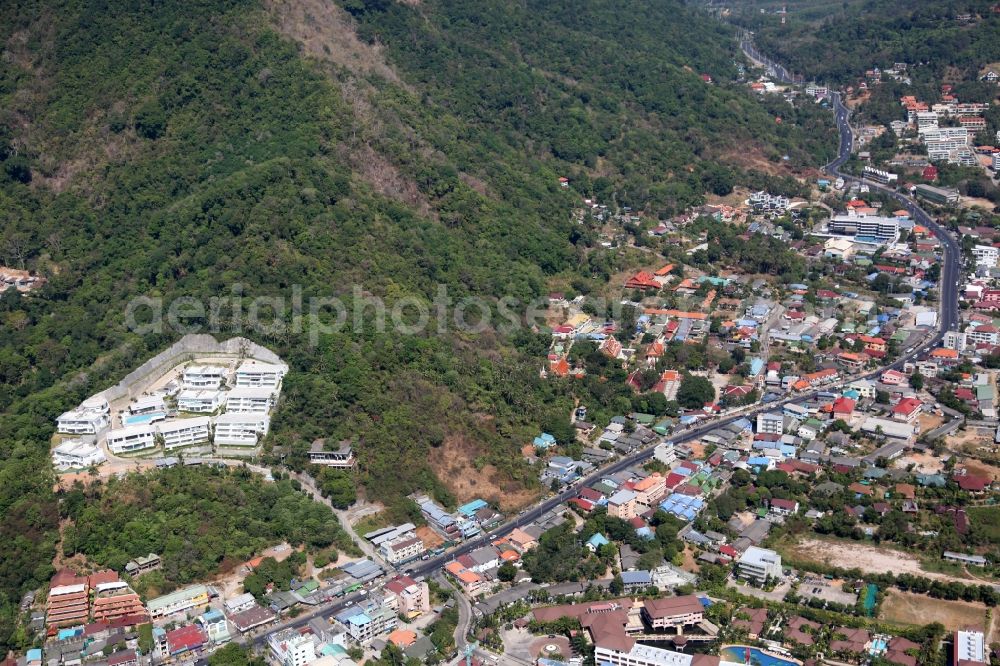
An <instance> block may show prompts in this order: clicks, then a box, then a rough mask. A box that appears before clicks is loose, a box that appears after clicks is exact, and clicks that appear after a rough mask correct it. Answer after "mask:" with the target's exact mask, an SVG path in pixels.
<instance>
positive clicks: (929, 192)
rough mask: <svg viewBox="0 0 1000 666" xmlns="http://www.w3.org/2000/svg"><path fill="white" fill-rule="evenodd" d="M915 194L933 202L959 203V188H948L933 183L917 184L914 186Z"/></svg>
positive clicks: (944, 203)
mask: <svg viewBox="0 0 1000 666" xmlns="http://www.w3.org/2000/svg"><path fill="white" fill-rule="evenodd" d="M913 194H914V195H915V196H918V197H920V198H921V199H926V200H927V201H930V202H931V203H936V204H941V205H953V204H957V203H958V198H959V195H958V190H953V189H946V188H943V187H934V186H933V185H923V184H921V185H916V186H915V187H914V188H913Z"/></svg>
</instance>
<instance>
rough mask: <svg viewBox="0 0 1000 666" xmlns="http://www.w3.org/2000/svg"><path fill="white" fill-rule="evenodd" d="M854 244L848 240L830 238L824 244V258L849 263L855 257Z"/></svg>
mask: <svg viewBox="0 0 1000 666" xmlns="http://www.w3.org/2000/svg"><path fill="white" fill-rule="evenodd" d="M854 252H855V250H854V243H853V242H852V241H851V240H850V239H847V238H828V239H827V241H826V243H824V244H823V256H824V257H826V258H827V259H840V260H841V261H847V260H848V259H850V258H851V257H853V256H854Z"/></svg>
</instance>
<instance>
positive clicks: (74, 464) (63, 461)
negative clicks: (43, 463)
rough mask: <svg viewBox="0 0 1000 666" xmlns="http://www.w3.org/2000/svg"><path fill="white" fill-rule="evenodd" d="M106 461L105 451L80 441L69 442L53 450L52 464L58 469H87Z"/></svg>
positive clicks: (71, 440)
mask: <svg viewBox="0 0 1000 666" xmlns="http://www.w3.org/2000/svg"><path fill="white" fill-rule="evenodd" d="M106 460H107V456H105V455H104V451H102V450H101V449H100V448H98V447H97V446H94V445H93V444H88V443H87V442H84V441H83V440H80V439H70V440H67V441H65V442H63V443H62V444H60V445H59V446H57V447H56V448H54V449H52V464H53V465H54V466H55V468H56V469H61V470H62V469H85V468H87V467H90V466H91V465H100V464H101V463H103V462H105V461H106Z"/></svg>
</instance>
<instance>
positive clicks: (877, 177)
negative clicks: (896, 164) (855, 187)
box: [862, 166, 899, 185]
mask: <svg viewBox="0 0 1000 666" xmlns="http://www.w3.org/2000/svg"><path fill="white" fill-rule="evenodd" d="M862 177H863V178H867V179H868V180H873V181H875V182H876V183H882V184H883V185H889V184H890V183H895V182H896V181H898V180H899V175H898V174H895V173H892V172H891V171H883V170H882V169H876V168H875V167H870V166H866V167H865V168H864V171H863V172H862Z"/></svg>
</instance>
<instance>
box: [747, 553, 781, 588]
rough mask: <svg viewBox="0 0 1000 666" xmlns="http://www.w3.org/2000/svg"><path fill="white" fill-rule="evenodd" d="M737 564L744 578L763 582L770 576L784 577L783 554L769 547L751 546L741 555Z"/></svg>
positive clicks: (774, 577)
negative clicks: (782, 569) (782, 568)
mask: <svg viewBox="0 0 1000 666" xmlns="http://www.w3.org/2000/svg"><path fill="white" fill-rule="evenodd" d="M737 564H738V567H739V574H740V576H741V577H743V578H749V579H751V580H755V581H758V582H763V581H765V580H767V579H768V578H773V579H780V578H781V577H782V571H781V555H778V554H777V553H776V552H774V551H773V550H769V549H767V548H760V547H758V546H750V547H749V548H747V549H746V552H745V553H743V555H741V556H740V559H739V561H738V563H737Z"/></svg>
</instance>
